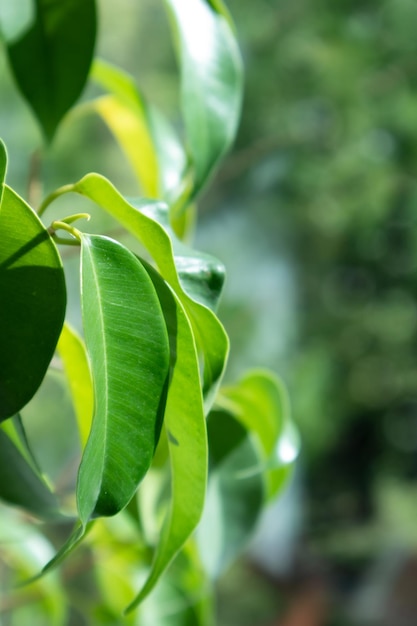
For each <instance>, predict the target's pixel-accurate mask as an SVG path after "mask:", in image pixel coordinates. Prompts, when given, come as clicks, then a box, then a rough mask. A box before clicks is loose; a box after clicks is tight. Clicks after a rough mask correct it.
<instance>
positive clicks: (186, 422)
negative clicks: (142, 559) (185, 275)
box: [128, 271, 207, 610]
mask: <svg viewBox="0 0 417 626" xmlns="http://www.w3.org/2000/svg"><path fill="white" fill-rule="evenodd" d="M150 275H151V277H152V280H153V281H154V284H155V288H156V290H157V292H158V295H159V298H160V300H161V304H162V308H163V311H164V314H165V316H166V324H167V328H168V333H169V338H170V344H171V355H172V358H173V360H172V361H171V368H172V371H171V382H170V387H169V392H168V399H167V406H166V413H165V422H164V423H165V428H166V431H167V435H168V445H169V455H170V467H171V498H170V504H169V510H168V514H167V516H166V519H165V522H164V526H163V529H162V533H161V539H160V541H159V543H158V546H157V548H156V553H155V557H154V561H153V564H152V567H151V571H150V573H149V575H148V578H147V580H146V582H145V584H144V586H143V587H142V589H141V591H140V592H139V594H138V596H137V597H136V598H135V600H134V601H133V602H132V603H131V604H130V606H129V607H128V610H131V609H133V608H134V607H135V606H137V605H138V604H139V603H140V602H141V601H142V600H143V599H144V598H145V597H146V596H147V594H148V593H149V592H150V591H151V590H152V589H153V587H154V586H155V585H156V583H157V582H158V580H159V578H160V576H161V575H162V573H163V572H164V571H165V570H166V568H167V567H168V565H169V564H170V562H171V561H172V559H173V558H174V557H175V555H176V554H177V553H178V551H179V550H180V549H181V548H182V546H183V545H184V543H185V541H186V540H187V539H188V538H189V536H190V535H191V533H192V532H193V531H194V529H195V528H196V526H197V524H198V522H199V520H200V517H201V514H202V511H203V506H204V498H205V491H206V480H207V434H206V424H205V418H204V411H203V401H202V396H201V388H200V379H199V370H198V358H197V352H196V347H195V343H194V338H193V334H192V330H191V327H190V323H189V321H188V318H187V315H186V313H185V311H184V308H183V307H182V305H181V303H180V301H179V299H178V298H177V297H176V296H175V294H173V292H172V291H171V290H170V289H169V288H168V287H167V286H166V285H165V284H164V283H163V281H162V280H161V279H160V277H159V276H158V275H157V274H156V272H155V271H151V273H150ZM184 390H186V393H184Z"/></svg>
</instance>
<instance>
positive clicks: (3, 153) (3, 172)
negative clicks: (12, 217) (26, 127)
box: [0, 139, 7, 208]
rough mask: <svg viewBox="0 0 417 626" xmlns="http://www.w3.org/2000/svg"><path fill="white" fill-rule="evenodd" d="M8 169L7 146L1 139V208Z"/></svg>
mask: <svg viewBox="0 0 417 626" xmlns="http://www.w3.org/2000/svg"><path fill="white" fill-rule="evenodd" d="M6 170H7V152H6V147H5V145H4V143H3V142H2V140H1V139H0V208H1V199H2V197H3V186H4V181H5V178H6Z"/></svg>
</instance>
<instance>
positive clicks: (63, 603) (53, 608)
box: [0, 506, 68, 626]
mask: <svg viewBox="0 0 417 626" xmlns="http://www.w3.org/2000/svg"><path fill="white" fill-rule="evenodd" d="M0 537H1V539H0V560H1V562H2V563H6V562H7V563H8V564H9V566H10V567H11V569H12V570H13V572H14V573H15V580H14V581H13V583H12V585H11V587H10V588H9V589H7V586H6V585H7V583H6V584H2V591H1V600H0V606H1V609H3V607H7V606H12V607H14V609H13V612H12V614H13V624H20V623H27V621H29V620H24V621H23V620H22V621H19V617H21V614H20V610H19V607H26V608H27V606H28V600H29V598H30V599H32V600H33V597H34V595H35V594H36V596H37V603H36V605H34V604H33V602H31V603H30V609H31V617H32V619H31V620H30V623H36V624H40V623H44V624H48V625H50V626H64V625H65V624H67V623H68V602H67V596H66V594H65V593H64V590H63V588H62V583H61V581H60V579H59V577H58V576H57V575H56V574H52V575H51V576H48V577H46V578H43V579H42V580H38V581H37V582H36V583H34V584H33V585H32V586H31V587H27V586H18V587H16V585H15V583H16V582H17V581H20V580H22V579H23V578H26V577H27V576H29V575H30V574H31V573H32V572H34V571H36V570H38V569H39V567H40V566H41V564H42V563H43V562H45V560H46V559H48V558H50V557H51V555H52V554H53V546H52V545H51V544H50V543H49V542H48V540H47V539H46V538H45V536H44V535H43V534H42V533H41V532H40V531H39V529H38V528H37V525H36V524H33V523H31V524H29V523H25V522H24V521H23V520H22V516H21V515H20V514H18V513H17V511H15V510H13V509H11V508H10V507H8V508H6V507H3V506H2V507H1V510H0ZM4 582H5V581H2V583H4ZM39 613H41V615H42V616H43V621H42V618H39V621H38V620H37V619H36V621H35V619H34V618H35V616H36V617H38V615H39Z"/></svg>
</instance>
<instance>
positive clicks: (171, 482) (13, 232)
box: [0, 0, 296, 624]
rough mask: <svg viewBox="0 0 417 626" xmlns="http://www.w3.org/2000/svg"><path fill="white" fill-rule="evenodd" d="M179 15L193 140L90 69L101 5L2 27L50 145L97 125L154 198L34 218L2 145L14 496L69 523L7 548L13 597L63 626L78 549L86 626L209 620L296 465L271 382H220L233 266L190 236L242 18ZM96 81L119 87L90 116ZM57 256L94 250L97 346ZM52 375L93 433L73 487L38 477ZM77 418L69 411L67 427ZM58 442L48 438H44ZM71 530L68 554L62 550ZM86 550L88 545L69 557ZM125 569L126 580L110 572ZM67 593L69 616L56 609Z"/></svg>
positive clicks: (88, 303) (47, 6)
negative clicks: (215, 596) (62, 571)
mask: <svg viewBox="0 0 417 626" xmlns="http://www.w3.org/2000/svg"><path fill="white" fill-rule="evenodd" d="M29 4H30V3H29ZM165 4H166V9H167V10H168V13H169V17H170V24H171V27H172V30H173V35H174V41H175V44H176V46H177V51H178V62H179V67H180V76H181V106H180V108H181V115H182V119H183V120H184V127H183V129H184V135H185V141H180V139H179V138H178V137H177V133H176V131H175V130H174V129H173V127H172V126H171V124H170V122H169V121H168V120H167V119H166V118H165V117H164V116H163V114H162V113H161V112H160V111H159V110H157V109H156V108H155V107H154V106H152V105H151V104H149V103H148V102H147V101H146V99H145V97H144V95H143V94H142V93H141V91H140V89H139V88H138V87H137V85H136V84H135V82H134V80H133V79H132V78H131V77H130V76H129V75H127V74H126V73H124V72H123V71H121V70H119V69H118V68H116V67H114V66H112V65H109V64H107V63H105V62H103V61H100V60H98V59H95V60H94V62H93V64H92V65H91V61H92V55H93V49H94V44H95V37H96V8H95V4H94V2H93V1H92V0H90V1H89V2H84V1H83V2H73V1H71V2H62V3H50V2H46V1H42V0H40V1H39V2H37V3H35V4H34V5H33V6H32V5H31V6H32V9H33V10H32V11H30V10H28V12H27V13H25V12H22V11H21V10H19V8H15V9H13V7H11V8H10V9H9V13H7V12H5V13H4V12H3V14H0V16H1V17H2V22H1V26H2V32H3V38H4V43H5V50H6V52H7V56H8V62H9V67H10V70H11V72H12V73H13V75H14V78H15V80H16V84H17V86H18V88H19V89H20V91H21V93H22V94H23V96H24V97H25V99H26V100H27V102H28V104H29V105H30V106H31V108H32V110H33V112H34V114H35V115H36V117H37V120H38V122H39V124H40V127H41V128H42V131H43V135H44V136H45V138H46V140H47V141H48V142H50V141H52V140H53V139H54V137H55V135H56V134H57V133H59V129H60V125H61V123H62V120H63V118H64V116H65V114H66V113H67V112H68V111H72V112H74V111H75V110H76V111H77V112H78V114H79V115H86V114H91V113H92V112H95V113H97V114H98V115H100V116H101V117H102V119H103V120H104V121H105V123H106V124H107V125H108V127H109V128H110V130H111V131H112V133H113V134H114V136H115V139H116V140H117V142H118V143H119V144H120V147H121V148H122V150H123V151H124V152H125V154H126V156H127V159H128V161H129V163H130V165H131V167H132V171H133V172H134V174H135V176H136V177H137V182H138V186H139V188H140V189H141V192H142V194H143V195H145V196H146V199H143V198H142V199H137V198H127V197H125V196H124V195H123V194H122V193H120V192H119V191H118V190H117V189H116V188H115V187H114V186H113V184H112V183H111V182H110V181H109V180H108V179H107V178H105V177H104V176H103V175H102V174H98V173H90V174H87V175H85V176H83V178H81V179H80V180H79V181H77V182H75V183H68V184H65V185H63V186H61V187H59V188H58V189H56V190H55V191H52V192H51V193H49V194H48V195H47V196H46V197H45V198H44V199H43V200H42V201H41V202H40V204H39V206H38V208H37V210H36V211H35V210H34V209H33V208H32V207H31V206H30V204H31V203H32V201H31V198H28V201H29V203H30V204H28V203H27V202H26V201H25V200H23V199H22V198H21V197H20V195H18V193H17V192H16V191H14V190H13V189H11V187H9V186H8V184H7V182H6V170H7V160H8V158H7V153H6V149H5V147H4V145H3V143H1V142H0V174H1V181H0V182H1V185H0V189H1V193H2V196H1V206H0V232H1V234H2V248H1V251H0V289H1V298H2V307H1V311H0V321H1V334H0V337H1V345H0V355H1V356H0V418H1V420H2V425H1V429H0V447H1V454H0V477H1V481H0V497H1V498H2V500H3V501H4V502H6V503H9V504H10V505H17V506H18V507H21V508H23V509H24V510H25V511H26V512H27V514H30V515H31V516H32V515H33V516H35V518H38V519H40V520H49V521H54V522H55V525H53V526H52V529H51V527H50V526H43V525H36V526H35V525H33V526H32V527H30V526H28V525H25V526H23V525H22V539H20V538H18V541H21V542H22V543H21V545H22V546H23V551H21V552H19V554H18V555H17V556H16V554H15V552H16V548H15V545H14V544H13V545H11V546H10V547H9V545H8V542H7V541H8V540H7V533H6V534H5V535H4V537H5V538H4V543H3V546H4V547H2V552H3V555H4V559H5V561H7V563H8V564H9V566H10V569H11V572H12V573H11V575H10V581H11V582H14V581H15V580H20V581H22V580H25V579H26V583H27V586H23V587H20V588H19V589H16V590H12V589H11V590H10V597H11V598H12V597H14V596H15V597H16V598H17V602H18V604H21V605H22V606H24V605H25V597H30V595H29V596H26V595H25V594H30V593H31V592H30V591H29V590H30V589H31V588H34V589H35V591H34V593H35V594H36V598H39V601H40V604H39V611H40V615H44V619H48V623H51V624H63V623H66V619H67V616H66V610H65V608H68V606H69V604H70V599H69V597H68V596H66V590H65V587H63V583H62V581H61V579H60V578H59V576H58V575H57V574H56V572H51V570H54V569H55V568H56V566H58V565H59V564H61V563H62V562H63V561H65V560H66V559H67V557H68V556H69V555H70V554H71V553H72V552H73V550H74V549H75V548H76V547H78V546H79V544H81V543H83V544H88V545H89V546H91V547H92V559H93V565H92V567H94V568H97V582H96V583H93V582H92V581H91V580H89V582H88V585H89V586H92V587H93V588H94V593H93V594H92V595H93V597H96V596H94V594H98V595H97V601H96V602H94V601H93V602H92V603H89V604H88V606H87V607H84V608H82V609H80V610H82V611H83V612H84V614H85V615H84V618H85V620H86V621H87V620H90V621H91V623H97V620H99V619H101V618H102V617H103V616H105V615H115V614H117V613H118V612H120V610H121V609H123V606H124V605H126V604H128V607H127V611H128V613H129V617H127V618H126V620H127V623H138V622H137V621H135V620H136V619H140V623H141V624H146V623H148V622H149V623H158V624H162V623H164V622H163V619H166V620H168V621H169V623H170V624H172V623H178V624H186V623H193V624H208V623H211V621H212V619H213V617H212V614H211V611H212V606H211V603H210V601H209V597H210V594H211V591H210V589H211V585H212V580H213V579H215V578H216V577H217V576H219V574H220V573H221V572H222V571H223V569H224V568H225V567H226V566H227V565H228V564H229V563H230V562H231V560H233V558H235V556H236V555H237V554H238V553H239V551H240V550H241V549H242V547H243V546H244V545H245V543H246V542H247V540H248V537H249V536H250V533H251V532H252V530H253V528H254V526H255V524H256V521H257V518H258V516H259V514H260V512H261V510H262V508H263V507H264V505H265V504H266V502H267V501H268V500H269V499H271V498H273V497H275V496H276V495H277V494H278V493H279V492H280V490H281V489H282V486H283V484H284V482H285V478H286V475H287V474H288V468H289V466H290V465H291V463H292V461H293V460H294V458H295V455H296V449H295V448H296V446H295V443H294V437H293V432H292V431H291V429H290V426H289V415H288V405H287V400H286V396H285V392H284V390H283V388H282V386H281V384H280V382H279V381H278V380H277V379H276V378H275V376H273V375H272V374H270V373H268V372H266V371H260V370H257V371H252V372H250V373H248V374H246V376H245V377H244V378H243V379H242V380H241V381H240V382H238V383H237V384H236V385H228V386H227V387H224V388H222V387H221V383H222V378H223V375H224V370H225V366H226V361H227V356H228V349H229V346H228V337H227V335H226V333H225V330H224V328H223V326H222V324H221V322H220V320H219V318H218V316H217V314H216V310H217V306H218V301H219V298H220V295H221V290H222V286H223V282H224V267H223V265H222V264H221V263H220V262H219V261H218V260H217V259H215V258H213V257H211V256H209V255H207V254H203V253H200V252H198V251H196V250H194V249H193V248H192V247H190V245H189V243H188V241H187V240H188V239H189V238H190V234H191V228H192V225H193V223H194V218H195V202H196V200H197V198H198V197H199V195H200V193H201V190H202V189H203V188H204V187H205V186H206V185H207V183H208V182H209V180H210V178H211V176H212V175H213V172H214V171H215V170H216V168H217V167H218V165H219V163H220V160H221V158H222V157H223V155H224V154H225V152H226V151H227V150H228V149H229V147H230V145H231V143H232V141H233V139H234V136H235V133H236V128H237V124H238V119H239V113H240V104H241V91H242V67H241V61H240V56H239V52H238V48H237V44H236V38H235V33H234V30H233V25H232V22H231V19H230V16H229V15H228V13H227V12H226V10H225V8H224V7H223V5H222V4H221V2H219V1H216V2H215V3H214V2H208V1H206V0H187V1H185V0H181V1H178V0H167V1H166V2H165ZM28 6H29V5H28ZM74 24H76V27H74ZM196 24H198V28H197V27H196ZM75 50H76V54H74V51H75ZM88 77H90V79H91V80H92V81H94V82H95V83H96V85H97V86H98V88H99V89H101V90H102V91H104V94H103V95H100V96H98V97H95V98H94V99H91V100H87V101H85V102H83V103H82V104H81V105H79V107H76V108H75V109H74V103H75V101H76V100H78V98H79V96H80V94H81V91H82V89H83V87H84V84H85V83H86V81H87V79H88ZM68 194H74V196H75V195H76V196H78V198H79V201H80V204H81V206H82V212H78V213H74V214H71V215H66V216H64V217H62V216H59V217H58V218H56V219H54V218H53V217H52V218H49V221H46V220H45V213H46V211H48V213H50V211H51V209H50V206H51V205H53V204H54V203H55V202H56V203H58V199H59V198H61V197H66V196H67V195H68ZM91 203H95V204H96V205H97V206H98V207H100V209H101V210H102V211H104V212H105V213H107V214H108V215H109V216H111V218H112V219H113V220H114V221H115V223H116V224H117V226H118V227H121V228H122V229H123V230H124V231H127V232H128V233H130V235H131V239H130V244H129V245H128V246H126V245H125V244H124V243H122V242H121V241H118V240H116V239H114V238H110V237H108V236H105V235H103V234H96V233H90V232H84V231H82V230H79V228H78V222H79V221H80V220H81V219H84V218H87V219H89V214H88V213H86V212H85V210H87V209H88V210H90V209H89V208H88V207H90V206H91ZM41 218H42V219H41ZM75 222H77V227H75V226H74V223H75ZM92 223H93V224H94V219H93V221H92ZM186 241H187V243H186ZM57 246H62V247H64V246H72V247H76V248H79V249H80V302H81V310H82V321H83V334H82V335H83V336H79V335H78V333H77V332H75V330H74V329H73V328H71V326H70V325H68V323H67V322H64V318H65V313H66V286H65V282H66V281H65V274H64V269H63V262H62V255H61V253H60V252H59V251H58V247H57ZM55 350H57V352H56V356H54V352H55ZM53 376H56V377H57V380H59V384H62V381H63V380H64V381H66V382H64V385H66V389H67V392H68V397H69V398H70V401H71V403H72V405H73V410H74V414H75V419H74V425H75V424H76V428H77V433H78V437H77V439H78V440H76V441H74V447H73V449H72V456H73V457H76V458H77V471H76V472H73V473H72V474H71V477H70V478H69V480H67V483H66V487H65V489H63V488H62V487H60V484H59V481H58V480H57V479H56V474H55V476H53V475H49V474H48V472H47V471H45V469H44V468H43V467H40V466H39V464H38V462H37V460H36V458H37V456H38V451H37V449H36V446H34V445H33V444H32V441H31V440H30V436H28V435H27V434H26V432H25V426H26V420H25V414H26V413H27V412H28V411H31V410H32V411H34V412H35V413H36V411H37V409H36V399H37V397H38V396H39V394H40V393H42V389H43V387H44V386H45V385H47V384H48V380H51V377H52V378H53ZM42 383H43V384H42ZM31 407H35V408H32V409H31ZM62 411H63V409H62V407H61V406H57V405H56V404H55V405H54V406H53V412H54V414H55V417H54V419H55V420H59V419H60V413H62ZM32 419H33V418H32ZM46 428H48V425H46ZM65 436H66V435H65V430H64V429H63V431H62V435H61V437H65ZM42 438H44V439H45V440H46V442H47V432H44V433H43V437H42ZM46 446H47V448H48V443H46ZM289 449H290V450H291V453H290V454H288V450H289ZM48 453H49V451H48V450H47V456H48ZM67 471H68V468H67V467H66V466H65V465H62V466H61V467H60V468H58V470H57V472H58V473H59V472H61V474H62V472H64V473H67ZM75 474H76V475H75ZM207 481H208V497H207V498H206V485H207ZM205 502H206V506H205ZM223 510H224V511H226V513H227V515H226V516H224V514H223ZM114 516H116V517H114ZM202 516H203V523H202V524H201V526H200V527H199V529H198V535H197V536H196V535H195V534H194V531H195V530H196V528H197V526H198V524H199V521H200V518H201V517H202ZM3 519H4V520H5V521H4V522H2V524H4V526H5V528H6V527H7V524H8V523H9V524H11V525H13V524H15V523H16V522H15V520H16V519H17V513H16V512H15V511H14V510H12V509H8V508H5V509H4V515H3ZM69 527H72V532H70V534H69V536H68V529H69ZM63 529H64V530H63ZM65 536H66V539H65V538H63V537H65ZM57 537H59V538H60V543H61V547H59V549H58V551H57V552H56V554H55V556H54V555H53V554H52V553H51V549H50V545H49V543H48V542H49V541H50V540H54V541H55V540H57ZM223 537H226V539H227V540H226V541H224V540H223ZM24 538H27V539H24ZM62 538H63V539H62ZM31 540H33V541H34V542H35V543H36V542H38V544H39V545H44V546H46V547H45V549H44V550H43V551H41V555H42V557H44V558H41V561H42V563H39V558H38V559H35V560H34V561H33V560H32V559H31V553H30V550H29V548H28V545H30V541H31ZM84 540H85V541H84ZM13 541H14V540H13ZM25 541H26V543H25ZM213 542H214V545H215V546H216V548H215V551H214V552H212V551H211V549H210V548H209V547H210V546H211V545H212V543H213ZM208 548H209V549H208ZM25 551H27V558H26V553H25ZM127 551H128V552H129V555H128V556H127V553H126V552H127ZM38 554H39V552H38ZM77 555H81V556H78V557H77ZM83 555H85V552H83V550H82V548H80V549H79V550H77V551H76V552H75V553H74V554H73V555H72V556H71V560H72V559H76V558H82V557H83ZM84 558H86V557H85V556H84ZM174 559H175V560H174ZM71 560H70V562H71ZM169 565H171V567H170V569H169V571H168V572H167V574H166V576H165V577H164V578H162V580H160V579H161V576H162V574H164V573H165V572H166V570H167V569H168V566H169ZM117 570H121V576H122V578H121V579H118V578H117V577H115V575H112V573H111V572H112V571H117ZM47 572H48V573H49V572H51V575H50V576H48V577H45V578H44V574H46V573H47ZM28 578H30V581H29V582H27V579H28ZM159 582H160V584H159V586H158V588H157V589H156V590H155V592H154V594H152V595H151V596H150V597H149V598H148V599H147V601H146V602H144V603H143V601H144V600H145V598H147V596H148V594H149V593H150V592H151V591H152V590H153V589H154V587H155V586H156V584H157V583H159ZM57 589H58V590H59V594H60V595H59V597H60V607H61V610H57V606H56V604H54V602H53V601H52V600H50V599H49V596H50V594H55V595H56V594H57V593H58V592H57ZM138 606H140V609H139V613H138V614H137V615H138V617H136V616H135V615H136V614H135V613H132V610H133V609H134V608H136V607H138ZM170 607H174V608H170ZM170 611H171V612H170ZM43 612H44V613H43ZM164 612H165V617H164ZM40 619H42V618H40ZM190 620H191V622H190Z"/></svg>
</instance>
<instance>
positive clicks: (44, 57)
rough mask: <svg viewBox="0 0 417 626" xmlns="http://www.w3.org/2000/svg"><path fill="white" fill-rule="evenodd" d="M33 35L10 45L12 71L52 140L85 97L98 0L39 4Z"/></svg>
mask: <svg viewBox="0 0 417 626" xmlns="http://www.w3.org/2000/svg"><path fill="white" fill-rule="evenodd" d="M35 8H36V13H35V19H34V21H33V22H32V23H31V25H30V27H29V29H28V30H26V31H24V32H23V33H22V34H21V36H20V37H19V38H17V39H14V40H13V41H10V42H9V43H8V45H7V52H8V57H9V62H10V66H11V68H12V71H13V74H14V76H15V79H16V82H17V84H18V86H19V88H20V91H21V92H22V94H23V96H24V97H25V99H26V100H27V101H28V103H29V104H30V106H31V108H32V109H33V111H34V113H35V115H36V117H37V119H38V121H39V123H40V124H41V126H42V130H43V132H44V134H45V137H46V139H47V140H48V141H51V140H52V138H53V136H54V134H55V131H56V129H57V126H58V124H59V122H60V121H61V119H62V117H63V116H64V115H65V113H66V112H67V111H68V110H69V109H70V108H71V106H72V105H73V104H74V102H75V101H76V100H77V99H78V97H79V96H80V94H81V92H82V90H83V88H84V85H85V82H86V79H87V76H88V72H89V68H90V64H91V60H92V56H93V50H94V42H95V36H96V9H95V0H37V1H36V3H35Z"/></svg>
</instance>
